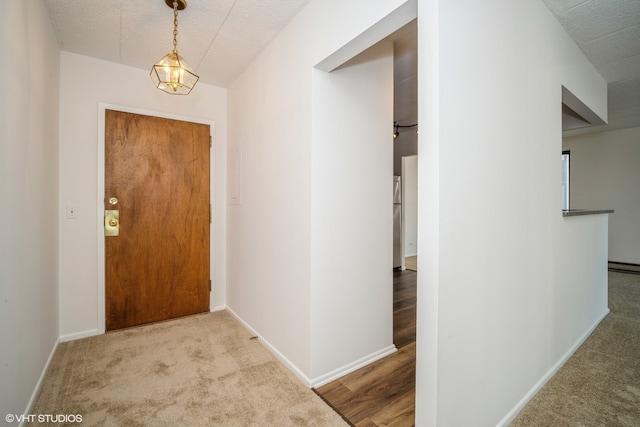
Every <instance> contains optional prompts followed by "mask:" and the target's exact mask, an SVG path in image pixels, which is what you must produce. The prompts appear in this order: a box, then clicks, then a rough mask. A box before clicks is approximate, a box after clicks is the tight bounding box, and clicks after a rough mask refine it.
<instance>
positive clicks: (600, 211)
mask: <svg viewBox="0 0 640 427" xmlns="http://www.w3.org/2000/svg"><path fill="white" fill-rule="evenodd" d="M610 213H613V209H572V210H568V211H562V216H563V217H567V216H581V215H599V214H610Z"/></svg>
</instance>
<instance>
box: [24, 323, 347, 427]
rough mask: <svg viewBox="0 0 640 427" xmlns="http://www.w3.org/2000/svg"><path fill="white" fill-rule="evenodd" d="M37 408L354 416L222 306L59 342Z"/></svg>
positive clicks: (204, 416)
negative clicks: (339, 410)
mask: <svg viewBox="0 0 640 427" xmlns="http://www.w3.org/2000/svg"><path fill="white" fill-rule="evenodd" d="M30 413H31V414H67V415H68V414H79V415H82V423H81V424H76V425H82V426H322V427H324V426H345V425H347V424H346V423H345V422H344V421H343V420H342V418H341V417H340V416H339V415H338V414H336V413H335V412H334V411H333V410H332V409H331V408H330V407H329V406H327V405H326V404H325V403H324V402H323V401H322V399H321V398H320V397H318V396H317V395H316V394H315V393H314V392H313V391H312V390H310V389H308V388H306V387H305V386H304V385H303V384H302V383H301V382H300V381H299V380H298V379H297V378H296V377H295V376H294V375H293V374H292V373H291V372H290V371H289V370H287V369H286V368H285V367H284V366H283V365H282V364H281V363H280V362H279V361H278V360H277V359H276V358H275V357H274V356H273V355H272V354H271V353H270V352H269V351H268V350H267V349H266V348H265V347H264V346H263V345H262V344H261V343H260V341H259V340H258V339H251V336H250V334H249V332H248V331H247V330H246V329H244V328H243V327H242V326H241V325H240V324H239V323H238V322H237V321H236V320H235V319H234V318H233V317H232V316H231V315H230V314H229V313H227V312H224V311H221V312H215V313H207V314H202V315H197V316H190V317H186V318H182V319H177V320H172V321H168V322H163V323H157V324H153V325H146V326H142V327H137V328H132V329H127V330H122V331H117V332H110V333H107V334H104V335H100V336H95V337H91V338H86V339H82V340H77V341H72V342H67V343H62V344H60V345H59V346H58V349H57V351H56V353H55V355H54V358H53V360H52V363H51V366H50V369H49V372H48V373H47V375H46V378H45V380H44V383H43V387H42V389H41V392H40V394H39V397H38V398H37V400H36V402H35V404H34V407H33V408H32V409H31V411H30ZM49 425H58V424H49Z"/></svg>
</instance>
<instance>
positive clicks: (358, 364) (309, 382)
mask: <svg viewBox="0 0 640 427" xmlns="http://www.w3.org/2000/svg"><path fill="white" fill-rule="evenodd" d="M226 310H227V311H228V312H229V313H230V314H231V315H232V316H233V317H235V318H236V320H238V322H240V323H241V324H242V326H244V327H245V328H246V329H247V330H248V331H249V332H251V334H252V335H255V336H257V337H258V339H259V340H260V342H261V343H262V344H263V345H264V346H265V347H266V348H267V349H268V350H269V351H270V352H271V353H273V355H274V356H276V357H277V358H278V360H280V362H282V363H283V364H284V365H285V366H286V367H287V369H289V370H290V371H291V372H293V374H294V375H295V376H296V377H298V378H299V379H300V381H302V383H303V384H304V385H305V386H306V387H309V388H317V387H320V386H322V385H324V384H327V383H330V382H331V381H333V380H336V379H338V378H340V377H342V376H344V375H347V374H349V373H351V372H353V371H356V370H358V369H360V368H362V367H364V366H367V365H368V364H370V363H373V362H375V361H376V360H379V359H382V358H383V357H385V356H388V355H390V354H393V353H395V352H396V351H398V349H397V348H396V346H395V345H393V344H392V345H390V346H389V347H387V348H384V349H382V350H379V351H376V352H374V353H372V354H370V355H368V356H365V357H362V358H360V359H358V360H356V361H355V362H352V363H349V364H347V365H345V366H343V367H341V368H338V369H335V370H333V371H331V372H329V373H327V374H325V375H321V376H319V377H317V378H314V379H310V378H309V377H307V376H306V375H305V374H304V373H303V372H302V371H300V369H298V367H297V366H296V365H294V364H293V363H292V362H291V361H290V360H289V359H287V358H286V357H285V356H284V355H283V354H282V353H280V352H279V351H278V349H276V348H275V347H274V346H273V345H271V343H270V342H269V341H267V340H265V339H264V338H263V337H262V336H260V334H259V333H257V332H256V331H255V330H254V329H253V328H252V327H251V326H250V325H249V324H248V323H247V322H245V321H244V320H242V318H241V317H240V316H238V315H237V314H236V313H235V312H234V311H233V310H232V309H230V308H229V307H226Z"/></svg>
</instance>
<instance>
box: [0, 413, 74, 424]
mask: <svg viewBox="0 0 640 427" xmlns="http://www.w3.org/2000/svg"><path fill="white" fill-rule="evenodd" d="M4 419H5V420H6V421H7V422H8V423H12V422H14V421H17V422H19V423H34V422H36V421H37V422H39V423H81V422H82V415H79V414H78V415H76V414H20V415H14V414H7V416H6V417H4Z"/></svg>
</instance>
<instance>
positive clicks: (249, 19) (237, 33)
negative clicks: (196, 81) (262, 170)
mask: <svg viewBox="0 0 640 427" xmlns="http://www.w3.org/2000/svg"><path fill="white" fill-rule="evenodd" d="M308 2H309V0H216V1H212V0H187V8H186V9H184V10H182V11H180V12H179V13H178V51H179V52H180V55H181V56H183V57H184V58H185V60H186V61H187V62H188V63H189V64H190V65H191V66H192V67H193V68H194V69H195V70H196V72H197V73H198V75H199V76H200V81H201V82H204V83H208V84H212V85H215V86H221V87H226V86H228V85H229V84H230V83H231V82H232V81H233V79H234V78H235V76H237V75H238V74H239V73H240V71H242V70H243V69H244V68H245V67H246V66H247V65H248V64H249V63H250V62H251V61H252V60H253V59H254V58H255V57H256V56H257V55H258V53H259V52H260V51H261V50H262V49H263V48H264V47H265V46H266V45H267V44H269V42H270V41H271V40H272V39H273V38H274V37H275V36H276V35H277V34H278V33H279V32H280V30H282V28H283V27H284V26H285V25H286V24H287V23H288V22H289V21H290V20H291V19H292V18H293V17H294V16H295V15H296V14H297V13H298V12H299V11H300V10H301V9H302V8H303V7H304V6H305V5H306V4H307V3H308ZM44 3H45V5H46V7H47V10H48V11H49V16H50V18H51V22H52V23H53V27H54V28H55V31H56V34H57V36H58V42H59V44H60V48H61V49H62V50H64V51H68V52H73V53H78V54H81V55H86V56H91V57H94V58H99V59H104V60H107V61H111V62H116V63H119V64H124V65H129V66H132V67H137V68H142V69H145V70H151V66H152V65H153V64H154V63H155V62H156V61H158V60H159V59H160V58H162V57H163V56H164V55H166V54H167V53H169V52H171V50H172V49H173V9H172V8H169V7H168V6H167V5H166V3H165V0H44Z"/></svg>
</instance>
